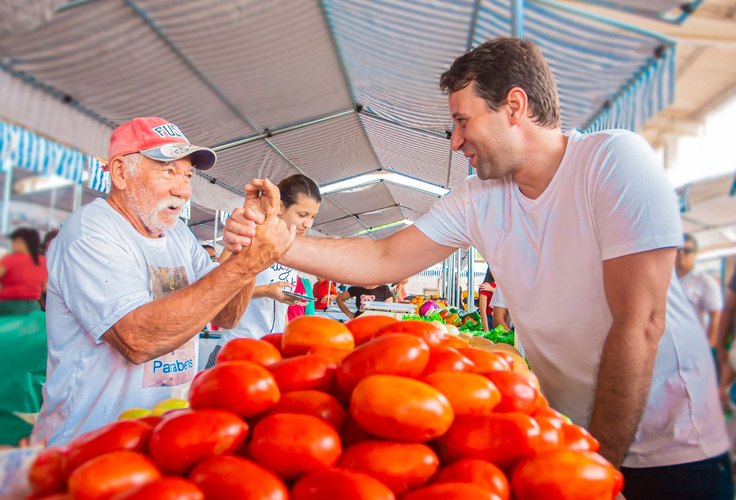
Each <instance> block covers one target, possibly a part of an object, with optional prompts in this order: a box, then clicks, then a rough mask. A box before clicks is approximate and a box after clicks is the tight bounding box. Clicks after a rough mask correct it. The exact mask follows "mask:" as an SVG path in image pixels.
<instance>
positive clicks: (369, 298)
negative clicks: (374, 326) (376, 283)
mask: <svg viewBox="0 0 736 500" xmlns="http://www.w3.org/2000/svg"><path fill="white" fill-rule="evenodd" d="M374 300H376V296H375V295H361V296H360V307H358V311H360V312H364V311H365V308H366V306H367V305H368V302H373V301H374Z"/></svg>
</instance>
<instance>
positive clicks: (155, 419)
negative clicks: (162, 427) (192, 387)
mask: <svg viewBox="0 0 736 500" xmlns="http://www.w3.org/2000/svg"><path fill="white" fill-rule="evenodd" d="M172 411H173V410H172ZM166 413H171V412H166ZM163 418H164V416H163V415H146V416H145V417H141V418H137V419H136V420H138V421H139V422H143V423H144V424H148V425H150V426H151V429H153V428H154V427H156V426H157V425H158V423H159V422H161V420H163Z"/></svg>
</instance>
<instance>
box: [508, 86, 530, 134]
mask: <svg viewBox="0 0 736 500" xmlns="http://www.w3.org/2000/svg"><path fill="white" fill-rule="evenodd" d="M506 103H507V104H508V106H509V121H510V122H511V125H518V124H519V123H521V121H522V120H523V119H524V118H525V117H526V115H527V112H528V111H529V98H528V97H527V95H526V92H525V91H524V89H522V88H521V87H514V88H512V89H511V90H509V93H508V94H507V95H506Z"/></svg>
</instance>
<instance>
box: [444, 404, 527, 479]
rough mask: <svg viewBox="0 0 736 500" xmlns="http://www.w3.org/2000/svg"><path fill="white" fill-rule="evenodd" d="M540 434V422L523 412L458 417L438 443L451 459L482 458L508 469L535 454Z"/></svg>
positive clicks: (446, 456) (447, 457)
mask: <svg viewBox="0 0 736 500" xmlns="http://www.w3.org/2000/svg"><path fill="white" fill-rule="evenodd" d="M540 434H541V430H540V429H539V425H538V424H537V423H536V422H535V421H534V419H532V417H530V416H529V415H525V414H523V413H495V414H493V415H489V416H487V417H458V418H456V419H455V422H454V423H453V424H452V427H450V429H449V430H448V431H447V433H445V435H444V436H442V437H440V438H439V445H440V449H441V450H442V451H443V454H444V455H445V458H446V459H447V460H449V461H454V460H458V459H460V458H479V459H481V460H486V461H488V462H491V463H492V464H495V465H498V466H499V467H501V468H506V467H510V466H513V465H514V464H515V463H516V462H518V461H519V460H522V459H524V458H527V457H530V456H532V455H534V454H535V453H536V451H535V450H536V449H537V447H538V441H539V439H540V437H539V436H540Z"/></svg>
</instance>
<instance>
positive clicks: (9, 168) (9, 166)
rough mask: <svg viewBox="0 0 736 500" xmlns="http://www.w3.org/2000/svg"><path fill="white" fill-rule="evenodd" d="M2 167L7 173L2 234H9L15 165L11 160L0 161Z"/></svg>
mask: <svg viewBox="0 0 736 500" xmlns="http://www.w3.org/2000/svg"><path fill="white" fill-rule="evenodd" d="M0 162H1V163H0V166H2V167H3V168H2V170H3V171H5V189H4V190H3V214H2V218H3V220H2V234H8V227H9V226H10V195H11V193H12V189H13V164H12V163H10V160H7V159H5V160H0Z"/></svg>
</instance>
